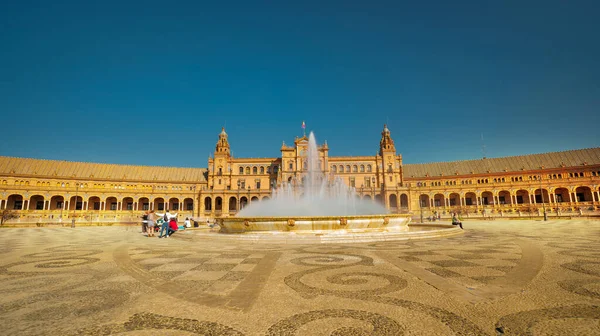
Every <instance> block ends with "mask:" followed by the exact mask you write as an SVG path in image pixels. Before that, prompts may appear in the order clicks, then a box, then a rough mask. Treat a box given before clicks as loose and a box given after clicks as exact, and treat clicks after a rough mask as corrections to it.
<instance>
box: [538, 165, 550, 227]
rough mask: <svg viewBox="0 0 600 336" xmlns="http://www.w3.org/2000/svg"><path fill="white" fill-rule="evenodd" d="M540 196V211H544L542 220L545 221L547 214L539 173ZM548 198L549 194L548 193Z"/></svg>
mask: <svg viewBox="0 0 600 336" xmlns="http://www.w3.org/2000/svg"><path fill="white" fill-rule="evenodd" d="M540 198H541V200H542V209H543V210H542V211H543V212H544V221H547V220H548V215H547V214H546V203H544V189H542V174H540ZM548 198H550V194H548Z"/></svg>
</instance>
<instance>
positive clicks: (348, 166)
mask: <svg viewBox="0 0 600 336" xmlns="http://www.w3.org/2000/svg"><path fill="white" fill-rule="evenodd" d="M346 171H347V172H348V173H349V172H350V165H346Z"/></svg>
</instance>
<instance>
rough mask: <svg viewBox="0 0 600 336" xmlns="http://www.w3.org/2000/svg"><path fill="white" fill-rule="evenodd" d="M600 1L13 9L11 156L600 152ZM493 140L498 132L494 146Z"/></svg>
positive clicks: (429, 156)
mask: <svg viewBox="0 0 600 336" xmlns="http://www.w3.org/2000/svg"><path fill="white" fill-rule="evenodd" d="M598 13H600V1H591V0H590V1H578V0H574V1H564V0H560V1H558V0H544V1H542V0H540V1H532V0H525V1H486V0H476V1H445V0H444V1H351V0H350V1H348V0H346V1H308V0H304V1H250V0H245V1H214V2H208V1H185V2H184V1H174V0H170V1H138V2H129V1H124V0H120V1H110V0H106V1H80V0H77V1H58V2H55V1H27V0H23V1H6V2H3V3H2V4H1V5H0V115H1V119H0V120H1V122H2V125H3V126H4V127H3V128H2V129H3V130H2V140H1V141H0V155H6V156H17V157H34V158H46V159H58V160H71V161H90V162H107V163H124V164H141V165H167V166H183V167H206V165H207V158H208V155H209V153H212V151H214V148H215V144H216V141H217V137H218V133H219V132H220V131H221V127H222V126H226V128H227V132H228V134H229V140H230V143H231V145H232V150H233V153H234V155H235V156H237V157H278V156H279V155H280V152H279V149H280V146H281V143H282V141H286V143H287V144H291V143H293V140H294V137H295V136H299V135H302V129H301V124H302V121H303V120H304V121H306V126H307V131H308V130H312V131H314V132H315V134H316V137H317V140H318V141H319V142H322V141H324V140H327V142H328V144H329V147H330V155H333V156H338V155H374V154H375V153H376V151H377V149H378V145H379V139H380V137H381V135H380V132H381V130H382V127H383V124H384V123H386V122H387V124H388V126H389V128H390V130H391V132H392V137H393V139H394V140H395V143H396V148H397V150H398V152H399V153H401V154H402V155H403V157H404V162H405V163H421V162H434V161H452V160H463V159H475V158H480V157H481V156H482V155H483V154H482V152H483V151H482V145H483V144H485V152H486V155H487V156H488V157H500V156H509V155H519V154H529V153H540V152H549V151H559V150H567V149H578V148H588V147H596V146H598V145H599V144H600V141H599V139H600V137H599V136H598V126H599V125H600V111H599V109H600V20H599V19H598ZM482 134H483V141H482Z"/></svg>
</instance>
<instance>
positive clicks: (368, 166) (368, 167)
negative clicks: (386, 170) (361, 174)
mask: <svg viewBox="0 0 600 336" xmlns="http://www.w3.org/2000/svg"><path fill="white" fill-rule="evenodd" d="M371 169H372V168H371V165H367V173H370V172H371Z"/></svg>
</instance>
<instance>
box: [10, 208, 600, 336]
mask: <svg viewBox="0 0 600 336" xmlns="http://www.w3.org/2000/svg"><path fill="white" fill-rule="evenodd" d="M206 231H207V230H206V229H203V230H187V231H186V232H182V233H177V234H175V235H174V236H172V237H170V238H168V239H157V238H148V237H146V236H144V235H142V234H141V233H140V228H138V227H82V228H74V229H72V228H17V229H9V228H6V229H0V288H2V293H3V294H2V295H1V296H0V307H1V308H0V321H2V323H1V324H0V334H1V335H113V334H118V335H196V334H200V335H599V334H600V221H591V220H560V221H557V220H550V221H548V222H542V221H531V220H514V221H500V220H496V221H477V222H476V221H467V222H466V223H465V232H464V234H463V235H458V236H454V237H447V238H441V239H421V240H408V241H395V242H375V243H351V244H312V245H310V244H309V245H298V244H284V243H277V242H273V243H264V242H261V243H254V242H251V241H236V240H231V239H219V237H218V236H217V237H215V234H208V233H207V232H206Z"/></svg>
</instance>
